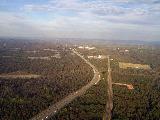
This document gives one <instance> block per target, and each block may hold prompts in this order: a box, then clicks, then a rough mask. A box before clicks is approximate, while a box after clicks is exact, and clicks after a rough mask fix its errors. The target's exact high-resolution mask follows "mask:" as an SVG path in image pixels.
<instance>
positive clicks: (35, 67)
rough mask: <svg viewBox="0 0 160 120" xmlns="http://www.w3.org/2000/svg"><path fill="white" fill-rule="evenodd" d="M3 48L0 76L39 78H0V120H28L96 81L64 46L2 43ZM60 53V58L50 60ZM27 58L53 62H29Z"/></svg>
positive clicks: (88, 69) (23, 42)
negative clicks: (19, 75) (47, 58)
mask: <svg viewBox="0 0 160 120" xmlns="http://www.w3.org/2000/svg"><path fill="white" fill-rule="evenodd" d="M0 45H1V46H0V75H2V74H3V75H6V76H7V75H13V74H14V75H16V74H17V75H18V74H22V75H23V74H28V75H30V74H35V75H40V77H37V78H25V77H24V78H21V77H17V78H7V77H6V78H1V77H0V111H1V112H0V119H1V120H28V119H29V118H31V117H33V116H34V115H36V114H37V113H39V112H40V111H42V110H44V109H45V108H47V107H48V106H49V105H51V104H53V103H55V102H57V101H59V100H60V99H62V98H63V97H65V96H67V95H68V94H70V93H72V92H73V91H75V90H77V89H79V88H81V87H82V86H84V85H85V84H87V83H88V82H89V81H90V80H91V79H92V77H93V71H92V69H91V68H90V66H89V65H87V64H86V63H85V62H84V61H83V60H81V59H80V58H79V57H78V56H77V55H75V54H73V53H72V52H71V51H70V50H69V49H68V48H66V47H65V45H63V44H56V43H43V42H42V43H41V42H26V41H17V42H16V43H15V42H13V41H5V42H4V41H1V43H0ZM57 53H58V54H59V55H60V56H61V57H58V58H56V57H51V56H54V55H55V54H57ZM28 56H30V57H49V58H50V59H49V60H46V59H28Z"/></svg>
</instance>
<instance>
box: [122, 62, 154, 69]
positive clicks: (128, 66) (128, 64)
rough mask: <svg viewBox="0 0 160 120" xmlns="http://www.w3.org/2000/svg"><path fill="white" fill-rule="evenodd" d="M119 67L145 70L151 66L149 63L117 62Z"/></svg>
mask: <svg viewBox="0 0 160 120" xmlns="http://www.w3.org/2000/svg"><path fill="white" fill-rule="evenodd" d="M119 67H120V68H122V69H127V68H135V69H145V70H148V69H151V67H150V66H149V65H143V64H133V63H123V62H119Z"/></svg>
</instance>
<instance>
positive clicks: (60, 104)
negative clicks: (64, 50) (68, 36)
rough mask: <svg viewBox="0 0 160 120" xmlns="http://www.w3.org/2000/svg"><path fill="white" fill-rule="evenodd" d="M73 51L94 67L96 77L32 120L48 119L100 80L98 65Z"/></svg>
mask: <svg viewBox="0 0 160 120" xmlns="http://www.w3.org/2000/svg"><path fill="white" fill-rule="evenodd" d="M72 52H73V53H75V54H76V55H78V56H79V57H80V58H81V59H83V60H84V61H85V62H86V64H88V65H89V66H90V67H92V69H93V72H94V77H93V78H92V80H91V81H90V82H89V83H88V84H87V85H85V86H83V87H82V88H81V89H79V90H77V91H75V92H73V93H71V94H70V95H68V96H66V97H65V98H63V99H62V100H60V101H59V102H57V103H55V104H53V105H51V106H49V107H48V108H47V109H46V110H44V111H42V112H40V113H39V114H37V115H36V116H34V117H33V118H31V120H47V119H49V118H51V117H52V116H53V115H55V114H56V113H57V111H59V110H60V109H61V108H63V107H64V106H65V105H67V104H69V103H70V102H72V101H73V100H74V99H75V98H77V97H79V96H81V95H83V94H84V93H85V92H86V90H88V89H89V88H90V87H91V86H93V85H96V84H97V83H98V82H99V81H100V74H99V72H98V70H97V69H96V67H95V66H94V65H92V64H91V63H90V62H89V61H88V60H86V59H85V58H84V57H83V56H82V55H80V54H79V53H78V52H77V51H75V50H72Z"/></svg>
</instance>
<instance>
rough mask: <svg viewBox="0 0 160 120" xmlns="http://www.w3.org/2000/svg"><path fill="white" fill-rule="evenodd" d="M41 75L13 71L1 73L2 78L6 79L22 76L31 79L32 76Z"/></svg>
mask: <svg viewBox="0 0 160 120" xmlns="http://www.w3.org/2000/svg"><path fill="white" fill-rule="evenodd" d="M38 77H40V75H36V74H30V73H26V72H21V71H17V72H12V73H7V74H0V78H4V79H16V78H21V79H31V78H38Z"/></svg>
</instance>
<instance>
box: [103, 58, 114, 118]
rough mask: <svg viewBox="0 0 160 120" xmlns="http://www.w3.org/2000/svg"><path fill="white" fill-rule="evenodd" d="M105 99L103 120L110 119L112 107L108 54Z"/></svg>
mask: <svg viewBox="0 0 160 120" xmlns="http://www.w3.org/2000/svg"><path fill="white" fill-rule="evenodd" d="M107 86H108V87H107V101H106V109H105V115H104V117H103V120H111V118H112V109H113V91H112V76H111V66H110V58H109V56H108V78H107Z"/></svg>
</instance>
